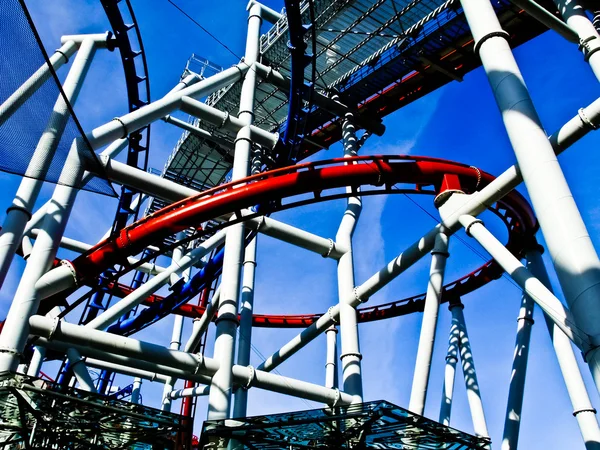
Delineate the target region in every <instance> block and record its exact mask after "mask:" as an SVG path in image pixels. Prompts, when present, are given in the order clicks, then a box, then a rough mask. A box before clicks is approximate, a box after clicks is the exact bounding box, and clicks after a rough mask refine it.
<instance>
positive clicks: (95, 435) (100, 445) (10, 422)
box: [0, 373, 191, 450]
mask: <svg viewBox="0 0 600 450" xmlns="http://www.w3.org/2000/svg"><path fill="white" fill-rule="evenodd" d="M0 420H1V422H0V448H25V449H49V448H57V449H58V448H60V449H106V448H111V449H140V450H141V449H153V448H161V449H174V448H175V445H176V439H177V433H179V432H182V431H190V430H191V428H190V427H191V422H188V421H186V419H185V418H183V417H181V416H180V415H178V414H171V413H166V412H163V411H160V410H158V409H154V408H149V407H147V406H143V405H138V404H132V403H129V402H125V401H121V400H117V399H115V398H111V397H106V396H101V395H97V394H91V393H89V392H85V391H81V390H79V389H74V388H69V387H66V386H61V385H58V384H55V383H51V382H48V381H44V380H41V379H37V378H32V377H27V376H24V375H16V374H10V373H4V374H0ZM9 446H10V447H9Z"/></svg>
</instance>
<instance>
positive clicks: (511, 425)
mask: <svg viewBox="0 0 600 450" xmlns="http://www.w3.org/2000/svg"><path fill="white" fill-rule="evenodd" d="M528 254H529V252H528ZM529 263H530V259H529V257H527V264H528V265H529ZM534 303H535V302H534V301H533V299H532V298H531V297H529V295H527V293H526V292H523V297H522V300H521V308H520V309H519V317H518V318H517V337H516V342H515V351H514V355H513V364H512V370H511V376H510V385H509V388H508V400H507V403H506V416H505V418H504V434H503V436H502V447H501V449H502V450H516V449H517V448H518V447H517V445H518V442H519V429H520V427H521V411H522V409H523V394H524V393H525V376H526V374H527V360H528V357H529V342H530V340H531V327H532V326H533V305H534Z"/></svg>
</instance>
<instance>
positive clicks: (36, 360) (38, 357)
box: [27, 347, 46, 377]
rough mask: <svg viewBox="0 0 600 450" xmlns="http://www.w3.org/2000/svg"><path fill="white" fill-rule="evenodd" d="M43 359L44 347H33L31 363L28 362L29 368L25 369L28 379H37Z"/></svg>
mask: <svg viewBox="0 0 600 450" xmlns="http://www.w3.org/2000/svg"><path fill="white" fill-rule="evenodd" d="M45 357H46V348H45V347H34V348H33V355H32V356H31V361H29V367H28V368H27V375H29V376H30V377H38V376H39V375H40V370H41V368H42V363H43V362H44V358H45Z"/></svg>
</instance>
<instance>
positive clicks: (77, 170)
mask: <svg viewBox="0 0 600 450" xmlns="http://www.w3.org/2000/svg"><path fill="white" fill-rule="evenodd" d="M83 151H87V148H86V146H85V143H84V141H83V139H81V138H77V139H75V140H74V141H73V144H72V146H71V150H70V151H69V155H68V156H67V160H66V162H65V167H64V168H63V171H62V172H61V175H60V178H59V182H60V184H58V185H57V186H56V188H55V189H54V193H53V195H52V199H51V200H50V203H49V204H48V207H47V214H46V217H45V218H44V222H43V224H42V227H41V229H40V233H39V235H38V237H37V239H36V241H35V245H34V247H33V251H32V252H31V255H30V256H29V259H28V260H27V266H26V267H25V270H24V272H23V275H22V276H21V281H20V283H19V287H18V288H17V292H16V293H15V297H14V299H13V301H12V304H11V305H10V309H9V311H8V315H7V317H6V323H5V326H4V329H3V330H2V334H0V372H2V371H13V370H15V369H16V367H17V364H18V363H19V359H20V357H21V355H22V352H23V349H24V348H25V344H26V342H27V337H28V336H29V318H30V317H31V316H32V315H33V314H35V312H36V311H37V309H38V305H39V296H38V293H37V290H36V288H35V283H36V282H37V281H38V280H39V279H40V277H41V276H42V275H43V274H44V273H46V272H47V271H48V269H49V268H50V267H51V264H52V262H53V260H54V257H55V256H56V251H57V249H58V245H59V242H60V238H61V237H62V235H63V233H64V231H65V226H66V222H67V220H68V218H69V215H70V213H71V210H72V209H73V203H74V202H75V197H76V195H77V192H78V189H77V188H74V187H71V186H76V185H77V184H78V182H79V181H80V180H81V176H82V175H83V171H84V167H83V165H82V163H81V159H80V152H83Z"/></svg>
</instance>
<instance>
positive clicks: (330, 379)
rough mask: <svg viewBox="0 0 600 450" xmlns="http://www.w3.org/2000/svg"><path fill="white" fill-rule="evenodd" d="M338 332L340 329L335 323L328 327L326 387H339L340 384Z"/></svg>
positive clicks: (326, 334) (326, 333)
mask: <svg viewBox="0 0 600 450" xmlns="http://www.w3.org/2000/svg"><path fill="white" fill-rule="evenodd" d="M337 334H338V330H337V327H336V326H335V325H332V326H330V327H329V328H327V331H326V332H325V336H327V362H326V363H325V387H327V388H332V389H333V388H337V387H338V385H339V380H338V370H337V364H336V360H337Z"/></svg>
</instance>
